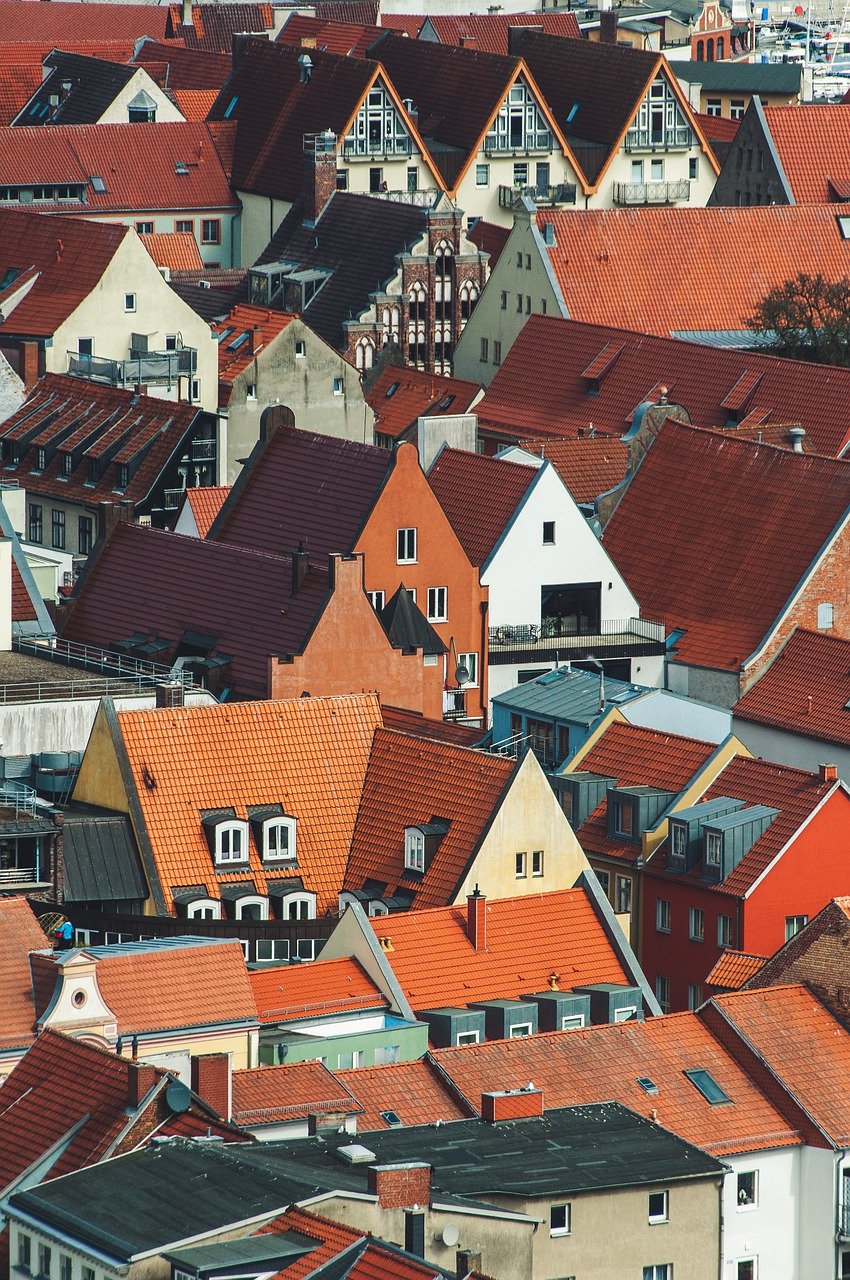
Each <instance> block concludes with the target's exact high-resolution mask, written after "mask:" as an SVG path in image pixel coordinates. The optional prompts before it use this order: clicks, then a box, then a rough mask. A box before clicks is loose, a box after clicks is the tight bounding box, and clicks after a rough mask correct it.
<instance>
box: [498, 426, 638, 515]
mask: <svg viewBox="0 0 850 1280" xmlns="http://www.w3.org/2000/svg"><path fill="white" fill-rule="evenodd" d="M520 445H521V446H522V448H523V449H527V450H528V452H529V453H536V454H539V456H540V457H541V458H545V459H546V461H547V462H551V463H552V466H553V467H554V468H555V470H556V471H557V473H558V475H559V476H560V477H561V479H562V480H563V482H564V484H565V486H566V488H567V489H569V491H570V493H571V494H572V496H573V498H574V499H575V501H576V502H592V501H593V500H594V498H598V497H599V495H600V494H601V493H606V492H607V490H608V489H613V488H614V487H615V485H618V484H619V483H620V481H621V480H622V479H623V478H624V477H625V474H626V471H627V469H628V465H629V451H628V449H627V448H626V446H625V445H624V444H623V443H622V442H621V441H620V440H611V439H607V438H606V437H604V436H592V437H591V436H582V437H578V436H577V437H576V438H575V439H574V440H521V441H520Z"/></svg>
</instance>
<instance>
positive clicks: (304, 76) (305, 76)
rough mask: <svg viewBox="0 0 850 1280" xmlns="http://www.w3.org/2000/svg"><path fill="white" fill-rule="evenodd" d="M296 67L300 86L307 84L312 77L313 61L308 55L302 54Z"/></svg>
mask: <svg viewBox="0 0 850 1280" xmlns="http://www.w3.org/2000/svg"><path fill="white" fill-rule="evenodd" d="M298 67H299V72H300V80H301V83H302V84H309V83H310V80H311V79H312V76H313V59H312V58H311V57H310V55H309V53H302V54H301V56H300V57H299V59H298Z"/></svg>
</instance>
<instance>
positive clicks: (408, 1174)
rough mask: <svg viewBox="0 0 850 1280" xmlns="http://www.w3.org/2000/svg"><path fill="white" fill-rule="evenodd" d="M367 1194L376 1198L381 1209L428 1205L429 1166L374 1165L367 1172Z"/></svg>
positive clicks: (409, 1164)
mask: <svg viewBox="0 0 850 1280" xmlns="http://www.w3.org/2000/svg"><path fill="white" fill-rule="evenodd" d="M369 1194H370V1195H373V1196H377V1197H378V1204H379V1205H380V1206H381V1208H382V1209H409V1208H410V1207H411V1206H412V1205H415V1204H417V1205H426V1204H429V1203H430V1200H431V1166H430V1165H429V1164H419V1163H413V1162H410V1163H405V1164H384V1165H373V1166H372V1167H371V1168H370V1169H369Z"/></svg>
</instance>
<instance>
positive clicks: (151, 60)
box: [133, 40, 233, 90]
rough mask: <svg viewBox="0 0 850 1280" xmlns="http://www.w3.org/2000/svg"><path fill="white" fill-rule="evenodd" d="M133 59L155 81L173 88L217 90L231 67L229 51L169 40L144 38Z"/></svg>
mask: <svg viewBox="0 0 850 1280" xmlns="http://www.w3.org/2000/svg"><path fill="white" fill-rule="evenodd" d="M133 61H134V62H136V63H138V64H139V66H142V67H144V68H145V70H146V71H147V73H148V75H149V76H150V77H151V78H152V79H153V80H156V82H157V84H159V85H162V86H167V87H168V88H169V89H172V90H173V89H220V88H221V86H222V85H223V84H224V82H225V80H226V79H227V77H228V76H229V75H230V73H231V70H232V67H233V64H232V61H231V58H230V54H229V52H228V53H214V52H212V51H211V50H209V49H186V48H184V47H183V45H179V44H176V43H175V42H174V41H171V40H168V41H166V42H164V43H159V42H158V41H156V40H145V41H144V43H143V44H142V45H141V47H140V48H139V50H138V52H137V54H136V56H135V58H134V59H133Z"/></svg>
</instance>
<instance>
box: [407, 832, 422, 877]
mask: <svg viewBox="0 0 850 1280" xmlns="http://www.w3.org/2000/svg"><path fill="white" fill-rule="evenodd" d="M404 868H405V870H406V871H419V872H422V871H424V870H425V836H424V834H423V833H422V832H421V831H420V830H419V828H418V827H406V828H405V831H404Z"/></svg>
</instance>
